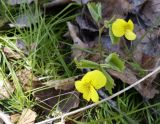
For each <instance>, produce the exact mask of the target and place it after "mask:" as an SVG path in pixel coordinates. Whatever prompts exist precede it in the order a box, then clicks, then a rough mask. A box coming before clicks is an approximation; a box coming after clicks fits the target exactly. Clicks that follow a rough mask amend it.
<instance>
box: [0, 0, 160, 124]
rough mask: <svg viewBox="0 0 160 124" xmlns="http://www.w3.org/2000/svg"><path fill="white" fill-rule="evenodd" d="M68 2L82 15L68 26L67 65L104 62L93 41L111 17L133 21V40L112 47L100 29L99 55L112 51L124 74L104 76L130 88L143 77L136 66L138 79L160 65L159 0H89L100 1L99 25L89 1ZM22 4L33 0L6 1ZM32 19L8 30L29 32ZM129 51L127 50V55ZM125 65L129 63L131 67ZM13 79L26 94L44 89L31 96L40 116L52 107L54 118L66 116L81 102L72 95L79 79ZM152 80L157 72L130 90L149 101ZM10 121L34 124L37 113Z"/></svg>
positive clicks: (27, 75)
mask: <svg viewBox="0 0 160 124" xmlns="http://www.w3.org/2000/svg"><path fill="white" fill-rule="evenodd" d="M73 1H75V2H77V3H78V4H82V5H83V6H84V7H83V8H82V9H81V10H78V11H80V12H81V14H80V15H78V16H77V17H76V19H75V20H74V21H73V22H67V26H68V30H69V35H70V38H71V39H72V40H73V46H72V60H74V59H77V60H78V61H80V60H83V59H86V58H87V59H88V60H91V61H94V62H97V63H100V62H104V60H101V55H100V54H97V51H96V50H97V49H98V45H97V44H98V43H97V41H98V38H99V35H98V32H99V26H102V25H103V22H104V20H106V19H107V20H109V19H111V18H112V17H113V16H114V17H115V18H125V19H126V20H128V19H129V18H131V19H132V20H133V21H134V23H135V30H136V34H137V40H136V41H133V42H128V41H127V39H125V38H123V39H120V41H119V42H118V44H115V45H113V44H112V40H111V38H110V37H109V36H108V34H109V31H110V30H109V29H105V30H104V32H103V33H102V36H101V43H102V47H103V50H104V53H105V54H107V55H109V54H111V53H113V52H115V53H117V54H119V56H120V57H121V58H122V59H124V60H125V61H127V62H126V63H125V69H124V72H120V71H116V70H115V68H110V69H106V71H107V72H108V73H109V74H110V75H111V76H112V77H114V78H116V79H120V80H121V81H122V82H123V83H127V84H129V85H131V84H133V83H134V82H136V81H138V80H139V79H140V78H141V77H142V76H141V75H139V73H138V72H139V70H136V68H134V67H135V66H136V65H135V63H137V64H138V68H142V70H141V71H143V72H144V73H143V76H145V75H146V74H148V73H149V72H151V71H153V70H154V69H155V68H157V67H158V66H160V51H159V50H160V49H159V48H160V29H159V26H160V23H159V22H160V18H159V17H160V4H159V0H139V1H138V0H118V1H116V0H93V1H94V2H100V3H101V5H102V20H100V23H99V25H97V24H96V22H95V20H94V19H93V18H92V16H91V15H90V12H89V10H88V9H87V7H86V4H87V2H89V1H88V0H86V1H85V0H84V1H82V3H81V1H79V0H73ZM73 1H72V0H61V1H50V2H48V3H47V2H46V3H43V4H42V5H41V7H43V8H57V7H58V6H61V5H62V6H63V5H66V4H69V3H72V2H73ZM24 3H27V4H31V3H33V1H32V0H26V1H19V0H9V2H8V4H10V5H12V6H15V5H21V4H24ZM78 11H77V12H78ZM30 16H31V15H30ZM30 16H29V17H30ZM32 19H33V20H32V21H29V19H28V15H26V14H23V15H20V16H19V17H18V18H17V20H16V21H15V22H16V23H15V24H14V23H9V26H10V27H11V28H16V27H19V28H22V29H23V28H29V27H32V25H34V24H36V23H37V19H36V18H34V15H32ZM4 25H6V23H3V24H2V26H4ZM0 26H1V25H0ZM16 45H17V47H18V49H20V50H21V51H23V54H24V56H25V55H27V56H28V55H29V51H28V50H27V47H26V45H25V43H24V42H23V39H21V40H17V44H16ZM128 49H129V50H130V51H128ZM92 50H93V51H92ZM3 52H4V53H5V55H6V56H7V58H8V59H9V60H11V59H15V60H21V59H22V58H23V57H24V56H22V54H21V53H18V52H17V51H15V50H13V49H12V48H10V47H4V48H3ZM91 53H92V54H91ZM130 62H131V63H132V62H133V64H132V65H131V63H130ZM112 64H114V63H112ZM120 66H121V65H120ZM86 69H87V68H86ZM16 75H17V77H18V79H19V81H20V82H21V84H22V86H23V90H24V91H25V92H26V91H30V90H34V89H38V88H41V87H47V89H45V90H40V91H35V92H34V93H33V97H35V98H36V101H37V102H38V104H40V106H41V107H39V108H40V109H42V110H44V111H45V113H47V114H48V113H50V111H51V110H52V109H53V107H54V109H55V110H56V111H58V114H59V113H67V112H69V111H71V110H72V109H75V108H78V107H79V104H80V101H81V100H80V94H79V93H78V92H76V91H74V82H75V81H76V80H77V79H78V78H80V77H82V76H74V77H68V78H66V79H60V80H57V79H55V80H48V81H40V80H39V78H38V77H36V76H35V75H34V70H28V69H20V70H19V71H17V73H16ZM0 76H1V75H0ZM157 76H158V73H156V74H154V75H152V76H151V77H150V78H148V79H147V80H145V81H144V82H143V83H141V84H139V85H137V86H136V87H135V89H136V90H137V91H138V92H139V93H140V94H141V95H142V96H143V97H144V98H147V99H151V98H154V97H155V95H156V94H159V90H158V89H157V85H156V84H155V83H154V80H155V79H156V78H157ZM0 82H1V84H2V86H1V89H2V91H3V92H2V97H0V99H4V98H9V97H10V94H8V93H7V91H6V90H5V88H4V86H3V82H4V79H0ZM5 82H6V84H7V85H6V86H7V87H9V91H11V94H12V93H13V91H14V90H13V88H12V86H11V85H10V82H7V81H5ZM55 106H56V107H55ZM44 108H45V109H44ZM52 111H53V110H52ZM52 115H54V116H57V113H56V112H55V111H53V112H52ZM15 116H16V118H19V119H16V120H13V121H14V122H15V121H17V122H18V124H22V123H23V124H32V123H34V121H35V118H36V116H37V114H36V113H35V112H34V111H32V110H30V109H24V110H23V111H22V114H21V116H20V115H15ZM11 120H12V119H11Z"/></svg>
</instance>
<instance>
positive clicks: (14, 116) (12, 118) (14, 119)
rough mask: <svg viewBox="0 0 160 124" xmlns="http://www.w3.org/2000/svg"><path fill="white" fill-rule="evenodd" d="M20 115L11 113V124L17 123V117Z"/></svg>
mask: <svg viewBox="0 0 160 124" xmlns="http://www.w3.org/2000/svg"><path fill="white" fill-rule="evenodd" d="M20 116H21V115H20V114H13V115H11V116H10V120H11V122H12V123H13V124H15V123H17V122H18V120H19V118H20Z"/></svg>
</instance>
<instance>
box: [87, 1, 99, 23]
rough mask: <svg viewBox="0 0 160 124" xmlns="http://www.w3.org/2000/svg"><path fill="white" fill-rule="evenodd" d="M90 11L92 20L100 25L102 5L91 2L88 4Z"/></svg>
mask: <svg viewBox="0 0 160 124" xmlns="http://www.w3.org/2000/svg"><path fill="white" fill-rule="evenodd" d="M87 7H88V10H89V12H90V14H91V16H92V18H93V19H94V20H95V21H96V23H98V22H99V21H100V20H101V19H102V5H101V3H93V2H90V3H88V4H87Z"/></svg>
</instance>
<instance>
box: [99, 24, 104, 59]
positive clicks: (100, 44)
mask: <svg viewBox="0 0 160 124" xmlns="http://www.w3.org/2000/svg"><path fill="white" fill-rule="evenodd" d="M98 27H99V32H98V49H99V53H100V58H102V57H103V52H102V43H101V38H102V32H103V30H104V28H105V27H104V26H103V27H101V28H100V26H99V25H98Z"/></svg>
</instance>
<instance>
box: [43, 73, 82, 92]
mask: <svg viewBox="0 0 160 124" xmlns="http://www.w3.org/2000/svg"><path fill="white" fill-rule="evenodd" d="M79 77H81V75H79V76H74V77H69V78H66V79H61V80H49V81H47V82H44V83H43V84H44V85H46V86H48V87H54V88H55V89H56V90H64V91H66V90H72V89H74V82H75V80H76V79H78V78H79Z"/></svg>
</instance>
